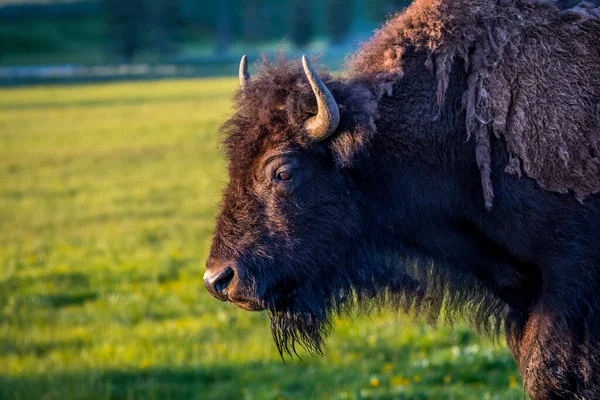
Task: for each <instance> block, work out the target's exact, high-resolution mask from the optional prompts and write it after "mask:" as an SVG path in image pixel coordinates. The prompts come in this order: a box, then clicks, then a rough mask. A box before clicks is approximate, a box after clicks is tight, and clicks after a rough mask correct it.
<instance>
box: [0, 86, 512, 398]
mask: <svg viewBox="0 0 600 400" xmlns="http://www.w3.org/2000/svg"><path fill="white" fill-rule="evenodd" d="M235 88H236V80H235V79H213V80H196V81H168V82H167V81H163V82H150V83H135V84H129V83H123V84H110V85H90V86H65V87H35V88H23V89H3V90H0V399H3V400H4V399H13V398H15V399H138V398H139V399H207V400H210V399H428V398H430V399H451V398H452V399H521V398H522V393H521V383H520V379H519V377H518V376H517V371H516V367H515V365H514V362H513V361H512V359H511V357H510V355H509V353H508V351H507V350H506V349H505V348H504V345H503V340H501V341H500V342H501V343H500V344H494V343H492V342H491V341H489V340H484V339H481V338H479V337H477V336H476V335H475V333H474V332H473V331H471V330H469V329H467V328H466V327H464V326H458V327H456V328H455V329H454V330H450V329H449V328H448V327H438V328H432V327H429V326H427V325H424V324H421V323H418V322H410V321H409V320H407V319H406V318H405V317H402V316H396V315H393V314H385V313H384V314H380V315H374V316H370V317H366V316H360V317H355V318H353V319H349V320H341V321H339V322H338V323H337V329H336V332H335V334H334V335H333V336H332V337H331V338H330V340H329V342H328V343H329V347H328V350H327V352H326V355H325V357H323V358H312V357H310V356H306V357H303V358H304V361H302V362H301V361H299V360H293V361H291V362H290V361H288V362H287V363H283V362H282V361H281V359H280V358H279V356H278V354H277V352H276V349H275V347H274V345H273V344H272V341H271V337H270V332H269V329H268V320H267V318H266V316H265V315H264V314H262V313H248V312H245V311H242V310H238V309H236V308H234V307H233V306H231V305H228V304H224V303H220V302H218V301H216V300H214V299H212V298H211V297H210V296H209V295H208V294H207V293H206V292H205V290H204V288H203V285H202V274H203V272H204V260H205V258H206V256H207V252H208V247H209V242H210V235H211V232H212V227H213V220H214V217H215V211H216V207H215V204H216V203H217V202H218V199H219V194H220V190H221V188H222V187H223V184H224V182H225V179H226V175H225V173H224V163H223V160H222V159H221V157H220V155H219V153H218V151H217V136H216V130H217V127H218V126H219V124H220V123H221V122H222V121H223V120H224V118H226V116H227V114H228V112H229V110H230V98H231V95H232V93H233V91H234V90H235Z"/></svg>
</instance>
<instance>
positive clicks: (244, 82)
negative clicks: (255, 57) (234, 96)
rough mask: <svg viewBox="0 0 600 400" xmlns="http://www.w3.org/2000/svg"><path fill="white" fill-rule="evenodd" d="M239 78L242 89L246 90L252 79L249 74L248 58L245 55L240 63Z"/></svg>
mask: <svg viewBox="0 0 600 400" xmlns="http://www.w3.org/2000/svg"><path fill="white" fill-rule="evenodd" d="M239 78H240V87H241V89H242V90H244V89H246V87H248V84H249V83H250V82H251V79H250V73H249V72H248V57H246V55H245V54H244V55H243V56H242V60H241V61H240V69H239Z"/></svg>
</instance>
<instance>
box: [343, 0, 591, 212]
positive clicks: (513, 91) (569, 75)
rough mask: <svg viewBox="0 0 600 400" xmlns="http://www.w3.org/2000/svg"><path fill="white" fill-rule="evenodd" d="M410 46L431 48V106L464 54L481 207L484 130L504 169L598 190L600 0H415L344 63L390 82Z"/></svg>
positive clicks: (582, 193) (579, 193)
mask: <svg viewBox="0 0 600 400" xmlns="http://www.w3.org/2000/svg"><path fill="white" fill-rule="evenodd" d="M408 49H416V50H422V51H426V52H427V53H428V54H429V59H428V63H429V64H430V65H431V66H432V67H434V68H435V72H436V74H437V81H438V89H437V100H438V107H441V105H442V103H443V101H444V98H445V93H446V89H447V88H448V85H449V76H450V70H451V68H452V66H453V65H454V62H455V60H457V59H461V60H463V61H464V64H465V68H466V72H467V74H468V89H467V91H466V92H465V93H464V98H463V104H464V107H465V111H466V117H467V121H466V122H467V133H468V135H469V137H471V136H472V137H474V138H475V141H476V154H475V155H476V159H477V163H478V165H479V167H480V171H481V179H482V184H483V190H484V196H485V200H486V206H487V207H488V208H491V206H492V200H493V197H494V194H493V187H492V183H491V179H490V165H491V162H492V160H491V154H490V137H491V136H492V135H495V136H496V137H497V138H504V141H505V143H506V146H507V148H508V150H509V152H510V155H511V157H510V161H509V163H508V165H507V166H506V169H505V171H506V172H507V173H511V174H514V175H518V176H521V174H522V173H524V174H525V175H526V176H528V177H531V178H533V179H535V180H536V181H537V182H538V184H540V185H541V186H542V187H543V188H545V189H547V190H551V191H555V192H559V193H566V192H569V191H572V192H573V193H574V194H575V196H576V197H577V199H579V200H583V199H584V198H585V197H586V196H588V195H590V194H593V193H598V192H599V191H600V8H593V5H591V4H585V3H584V4H581V5H579V6H577V7H575V8H571V9H568V10H565V11H562V12H561V11H560V10H559V9H557V8H556V7H555V6H554V5H552V4H551V3H549V2H542V1H527V0H522V1H515V2H511V1H502V0H499V1H496V0H416V1H415V2H414V3H413V4H412V5H411V6H410V7H409V8H408V9H407V10H406V11H405V12H403V13H401V14H399V15H397V16H396V17H394V18H392V19H391V20H390V21H389V22H388V23H387V24H386V25H385V26H384V27H383V28H381V29H380V30H379V31H377V32H376V33H375V36H374V37H373V38H372V39H371V40H369V41H368V42H366V43H365V44H364V45H363V46H362V48H361V49H360V50H359V51H358V52H356V54H355V55H354V56H353V57H352V58H350V59H349V60H348V65H349V69H350V73H351V74H352V75H354V76H360V75H370V76H373V75H375V76H376V77H377V78H378V79H379V80H380V82H381V85H382V86H386V85H389V84H390V83H391V82H393V81H395V80H396V79H398V78H399V77H401V76H402V67H403V62H402V61H403V60H402V57H403V55H404V54H405V52H406V51H407V50H408ZM386 87H387V86H386Z"/></svg>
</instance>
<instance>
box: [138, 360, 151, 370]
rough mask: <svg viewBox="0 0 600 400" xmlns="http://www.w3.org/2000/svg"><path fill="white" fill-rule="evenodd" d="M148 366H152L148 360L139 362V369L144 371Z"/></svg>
mask: <svg viewBox="0 0 600 400" xmlns="http://www.w3.org/2000/svg"><path fill="white" fill-rule="evenodd" d="M150 365H152V363H151V362H150V360H148V359H147V358H144V359H143V360H142V361H141V362H140V369H146V368H148V367H149V366H150Z"/></svg>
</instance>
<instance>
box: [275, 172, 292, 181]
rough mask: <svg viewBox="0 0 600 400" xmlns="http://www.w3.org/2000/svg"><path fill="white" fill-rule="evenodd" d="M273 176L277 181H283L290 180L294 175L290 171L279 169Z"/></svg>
mask: <svg viewBox="0 0 600 400" xmlns="http://www.w3.org/2000/svg"><path fill="white" fill-rule="evenodd" d="M275 177H276V178H277V180H278V181H283V182H285V181H289V180H291V179H292V178H293V177H294V175H292V173H291V172H290V171H279V172H278V173H277V175H276V176H275Z"/></svg>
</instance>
